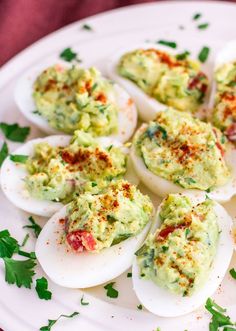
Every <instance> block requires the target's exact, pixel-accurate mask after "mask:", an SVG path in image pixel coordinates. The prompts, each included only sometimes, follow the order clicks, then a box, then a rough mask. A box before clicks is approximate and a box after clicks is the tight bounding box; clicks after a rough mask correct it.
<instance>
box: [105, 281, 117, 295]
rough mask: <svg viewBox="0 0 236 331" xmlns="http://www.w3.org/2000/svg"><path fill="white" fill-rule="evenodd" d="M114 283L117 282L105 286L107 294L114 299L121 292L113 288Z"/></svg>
mask: <svg viewBox="0 0 236 331" xmlns="http://www.w3.org/2000/svg"><path fill="white" fill-rule="evenodd" d="M114 284H115V282H111V283H109V284H107V285H105V286H104V289H105V290H107V296H108V297H109V298H113V299H115V298H117V297H118V295H119V292H118V291H117V290H116V289H115V288H113V285H114Z"/></svg>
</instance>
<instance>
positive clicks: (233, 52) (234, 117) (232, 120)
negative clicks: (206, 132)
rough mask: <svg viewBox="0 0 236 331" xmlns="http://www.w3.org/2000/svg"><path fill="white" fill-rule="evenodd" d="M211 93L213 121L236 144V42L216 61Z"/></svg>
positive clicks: (228, 45)
mask: <svg viewBox="0 0 236 331" xmlns="http://www.w3.org/2000/svg"><path fill="white" fill-rule="evenodd" d="M214 76H215V77H214V78H215V80H214V83H213V87H212V92H211V98H210V105H209V108H210V109H211V114H210V116H211V121H212V123H213V124H214V125H215V126H216V127H217V128H219V129H220V130H221V131H223V132H224V134H225V135H226V136H227V137H228V139H229V140H231V141H232V142H234V143H235V142H236V41H231V42H230V43H228V44H227V45H226V46H225V47H224V48H223V49H222V51H220V52H219V54H218V56H217V57H216V60H215V73H214Z"/></svg>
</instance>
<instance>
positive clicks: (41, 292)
mask: <svg viewBox="0 0 236 331" xmlns="http://www.w3.org/2000/svg"><path fill="white" fill-rule="evenodd" d="M35 289H36V292H37V293H38V296H39V298H40V299H44V300H51V298H52V292H50V291H48V281H47V279H46V278H44V277H42V278H38V279H36V286H35Z"/></svg>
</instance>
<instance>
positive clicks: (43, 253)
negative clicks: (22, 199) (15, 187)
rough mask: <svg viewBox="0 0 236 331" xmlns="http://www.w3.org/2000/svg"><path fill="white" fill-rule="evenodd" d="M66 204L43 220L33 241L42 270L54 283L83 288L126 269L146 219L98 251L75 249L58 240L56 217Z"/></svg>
mask: <svg viewBox="0 0 236 331" xmlns="http://www.w3.org/2000/svg"><path fill="white" fill-rule="evenodd" d="M65 216H66V206H64V207H63V208H62V209H61V210H59V211H58V212H57V213H56V214H55V215H53V217H52V218H51V219H50V220H49V221H48V222H47V223H46V225H45V226H44V228H43V230H42V231H41V233H40V235H39V237H38V240H37V242H36V248H35V253H36V256H37V259H38V261H39V263H40V264H41V266H42V268H43V269H44V271H45V273H46V274H47V275H48V276H49V277H50V278H51V280H52V281H54V282H55V283H56V284H58V285H61V286H64V287H70V288H87V287H92V286H96V285H99V284H102V283H105V282H107V281H109V280H111V279H113V278H115V277H117V276H119V275H120V274H122V273H123V272H124V271H125V270H127V269H128V268H129V267H130V266H131V264H132V261H133V255H134V253H135V251H136V250H137V249H138V248H139V247H140V246H141V244H142V242H143V241H144V239H145V237H146V235H147V233H148V230H149V228H150V222H149V223H148V224H147V225H146V226H145V228H144V229H143V231H142V232H141V233H140V234H139V235H137V236H135V237H132V238H129V239H126V240H124V241H122V242H121V243H119V244H117V245H114V246H112V247H109V248H106V249H103V250H102V251H101V252H99V253H89V252H81V253H76V252H73V251H71V250H69V249H68V246H67V245H65V244H61V243H59V241H60V239H61V236H62V235H63V233H64V224H61V222H60V219H63V218H65Z"/></svg>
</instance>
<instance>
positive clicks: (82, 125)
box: [33, 65, 118, 136]
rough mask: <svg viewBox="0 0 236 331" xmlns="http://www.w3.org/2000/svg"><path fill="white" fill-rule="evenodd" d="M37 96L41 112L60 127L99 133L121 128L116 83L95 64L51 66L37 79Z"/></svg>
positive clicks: (36, 99) (53, 124) (101, 134)
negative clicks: (80, 66) (82, 67)
mask: <svg viewBox="0 0 236 331" xmlns="http://www.w3.org/2000/svg"><path fill="white" fill-rule="evenodd" d="M33 98H34V101H35V105H36V108H37V113H38V114H39V115H41V116H42V117H44V118H45V119H46V120H47V121H48V123H49V125H50V126H51V127H52V128H54V129H56V130H59V131H63V132H66V133H69V134H72V133H74V131H75V130H78V129H79V130H83V131H85V132H90V133H92V134H93V135H95V136H106V135H110V134H112V133H116V132H117V129H118V109H117V106H116V104H115V103H114V89H113V85H112V83H111V82H110V81H108V80H107V79H105V78H103V77H102V76H101V73H100V72H99V71H97V70H96V69H95V68H90V69H86V70H85V69H81V68H78V67H75V66H72V67H71V68H63V67H61V66H59V65H55V66H53V67H50V68H48V69H46V70H44V71H43V72H42V73H41V74H40V75H39V76H38V78H37V79H36V81H35V83H34V91H33Z"/></svg>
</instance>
